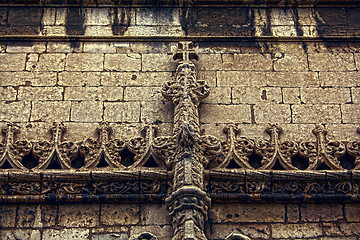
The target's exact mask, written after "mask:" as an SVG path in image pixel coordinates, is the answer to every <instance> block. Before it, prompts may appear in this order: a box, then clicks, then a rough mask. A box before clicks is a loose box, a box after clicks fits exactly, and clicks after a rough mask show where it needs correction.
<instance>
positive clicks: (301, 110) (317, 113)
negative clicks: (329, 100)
mask: <svg viewBox="0 0 360 240" xmlns="http://www.w3.org/2000/svg"><path fill="white" fill-rule="evenodd" d="M346 106H347V105H346ZM292 109H293V111H292V114H293V115H292V116H293V122H294V123H340V122H341V114H340V106H339V105H330V104H329V105H293V106H292Z"/></svg>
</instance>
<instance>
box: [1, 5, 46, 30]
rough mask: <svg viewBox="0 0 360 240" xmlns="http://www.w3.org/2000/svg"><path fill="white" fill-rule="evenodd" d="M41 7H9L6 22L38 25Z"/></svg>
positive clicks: (41, 11) (41, 13) (41, 12)
mask: <svg viewBox="0 0 360 240" xmlns="http://www.w3.org/2000/svg"><path fill="white" fill-rule="evenodd" d="M42 15H43V8H40V7H35V8H23V9H21V11H19V10H18V9H16V8H10V9H9V18H8V22H9V24H10V25H27V26H31V25H40V21H41V16H42Z"/></svg>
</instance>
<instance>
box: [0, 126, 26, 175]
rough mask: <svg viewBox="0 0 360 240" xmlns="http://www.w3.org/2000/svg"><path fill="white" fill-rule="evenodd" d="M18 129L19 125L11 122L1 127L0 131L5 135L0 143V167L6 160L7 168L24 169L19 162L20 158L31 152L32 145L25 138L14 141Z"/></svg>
mask: <svg viewBox="0 0 360 240" xmlns="http://www.w3.org/2000/svg"><path fill="white" fill-rule="evenodd" d="M19 131H20V130H19V127H18V126H16V125H14V124H12V123H8V124H7V126H6V127H4V128H2V130H1V133H2V134H4V135H5V139H4V142H2V143H0V167H1V166H4V164H6V162H7V163H8V164H9V165H10V166H9V168H11V167H12V168H14V169H26V168H25V167H24V166H23V165H22V164H21V162H22V158H23V157H24V156H25V155H27V154H29V153H30V152H31V148H32V145H31V143H30V142H28V141H26V140H20V141H15V135H16V134H17V133H19Z"/></svg>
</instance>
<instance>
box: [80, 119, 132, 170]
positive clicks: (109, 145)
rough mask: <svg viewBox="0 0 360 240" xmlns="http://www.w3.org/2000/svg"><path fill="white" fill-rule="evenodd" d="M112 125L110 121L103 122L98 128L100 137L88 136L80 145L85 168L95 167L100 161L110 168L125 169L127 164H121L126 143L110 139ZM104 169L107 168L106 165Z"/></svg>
mask: <svg viewBox="0 0 360 240" xmlns="http://www.w3.org/2000/svg"><path fill="white" fill-rule="evenodd" d="M111 131H112V129H111V127H110V126H109V124H108V123H106V122H102V123H101V124H100V127H99V128H97V134H98V136H99V137H98V139H97V140H93V139H91V138H88V139H87V140H86V141H85V142H84V143H83V144H82V145H81V146H80V154H81V155H82V156H84V158H85V166H84V167H83V169H95V168H96V167H97V166H98V165H99V163H100V161H103V164H104V165H106V164H107V165H108V168H120V169H124V168H125V167H126V166H124V165H122V164H121V155H120V154H121V152H122V151H123V150H124V149H125V147H126V143H125V141H123V140H120V139H113V140H111V139H110V134H111ZM103 169H106V167H104V168H103Z"/></svg>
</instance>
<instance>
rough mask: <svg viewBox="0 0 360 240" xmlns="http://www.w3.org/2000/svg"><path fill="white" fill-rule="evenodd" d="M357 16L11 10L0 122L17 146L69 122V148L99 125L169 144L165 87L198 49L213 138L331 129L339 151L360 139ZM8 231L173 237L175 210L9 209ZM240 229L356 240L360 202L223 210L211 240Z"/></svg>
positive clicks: (122, 205)
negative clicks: (182, 49)
mask: <svg viewBox="0 0 360 240" xmlns="http://www.w3.org/2000/svg"><path fill="white" fill-rule="evenodd" d="M359 11H360V8H359V7H348V6H345V7H319V8H316V7H299V8H294V7H291V8H278V7H274V8H263V7H232V8H178V7H167V8H161V7H159V8H141V7H138V8H135V7H126V8H120V7H119V8H118V7H116V8H114V7H97V8H91V7H61V6H60V7H38V6H37V7H16V6H3V7H1V8H0V34H1V35H2V36H3V38H2V39H1V42H0V51H1V53H0V125H2V126H5V125H6V123H7V122H12V123H15V124H16V125H18V126H19V127H20V132H19V134H18V135H16V138H17V139H27V140H29V141H39V140H50V139H51V134H50V133H49V129H50V128H51V126H52V125H53V122H63V123H64V124H65V125H66V127H67V131H66V133H64V135H63V138H64V139H63V140H64V141H65V140H67V141H72V142H74V143H76V144H77V145H80V144H81V143H82V142H84V141H85V140H86V139H87V138H94V139H96V137H97V135H96V128H97V127H98V126H99V122H102V121H106V122H109V124H110V126H111V127H112V135H111V137H112V138H114V139H115V138H119V139H124V140H129V139H130V138H133V137H136V136H140V131H141V130H142V129H143V128H144V126H145V125H148V124H154V125H157V126H158V129H159V131H158V136H168V135H172V128H173V115H174V113H173V105H172V103H171V102H170V101H168V100H165V99H164V98H163V97H162V95H161V89H162V85H163V83H164V82H165V81H168V80H171V79H172V78H173V77H174V71H175V68H176V65H177V62H176V61H174V60H173V53H174V51H175V48H176V46H177V42H178V41H180V40H192V41H193V42H194V43H195V45H196V46H197V47H198V50H197V51H198V55H199V60H198V61H196V63H195V64H196V67H197V70H198V78H199V79H201V80H206V81H207V82H208V84H209V85H210V87H211V93H210V95H209V97H208V98H206V99H205V100H204V101H203V102H202V104H201V105H200V110H199V111H200V124H201V128H202V129H203V131H204V133H206V134H210V135H213V136H215V137H217V138H218V139H220V140H225V139H226V135H225V133H224V132H223V128H224V127H226V126H227V125H228V124H230V123H235V124H237V125H238V127H239V129H241V134H240V135H241V136H246V137H248V138H251V139H258V138H266V139H269V134H267V133H266V132H265V128H266V127H267V126H268V123H276V124H278V125H279V126H281V127H282V129H283V130H284V131H283V133H282V134H281V139H282V140H294V141H296V142H300V141H315V140H316V138H315V135H314V134H313V133H312V130H313V129H314V127H315V125H316V124H323V125H324V126H325V127H326V128H327V138H328V139H330V140H338V141H343V142H344V143H347V142H349V141H353V140H357V139H359V134H358V133H357V127H359V119H360V108H359V106H360V73H359V70H360V43H359V42H358V38H359V36H360V31H359V29H360V22H359V20H360V18H359ZM4 139H5V136H3V135H2V136H1V140H4ZM353 161H355V159H353ZM2 171H4V169H2ZM29 171H30V170H29ZM74 171H75V170H74ZM169 176H170V174H169ZM6 181H8V180H6ZM351 181H353V180H352V179H351ZM354 185H359V182H357V180H354ZM1 186H2V185H1ZM2 187H3V186H2ZM4 189H5V188H4ZM4 191H8V189H5V190H4ZM351 191H352V192H355V193H357V194H358V193H359V189H352V190H351ZM0 192H1V191H0ZM40 192H41V191H40ZM353 201H354V202H358V201H359V200H358V199H353ZM14 202H16V201H14ZM0 232H1V233H0V236H1V237H0V238H1V239H42V240H47V239H92V240H95V239H96V240H97V239H121V240H125V239H131V238H133V237H137V236H138V235H139V234H140V233H143V232H151V233H153V234H154V235H156V236H157V238H158V239H159V240H169V239H171V235H172V229H171V224H170V219H169V217H168V212H167V210H166V206H165V205H164V204H162V203H159V202H156V203H154V202H151V201H150V200H149V202H143V201H139V202H133V203H129V202H116V203H101V202H100V203H71V204H66V203H61V204H60V203H51V201H49V202H47V203H39V202H37V203H33V204H31V203H27V204H24V203H6V204H5V203H4V204H1V205H0ZM231 232H239V233H242V234H244V235H247V236H249V237H250V238H251V239H262V240H265V239H277V240H280V239H318V240H330V239H331V240H345V239H349V240H353V239H354V240H355V239H359V238H360V205H359V203H351V201H350V203H349V201H348V202H347V203H342V202H341V201H340V202H339V201H335V202H333V203H325V202H319V203H317V204H316V203H307V202H306V199H305V200H304V202H289V203H287V202H285V201H283V202H281V201H280V202H277V203H253V202H251V201H249V202H248V203H240V202H235V203H234V202H231V201H227V202H226V201H225V202H223V203H222V202H213V205H212V207H211V208H210V210H209V219H208V221H207V222H206V223H205V233H206V235H207V237H208V239H209V240H218V239H225V237H226V236H227V235H229V234H230V233H231ZM137 239H138V238H137Z"/></svg>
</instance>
